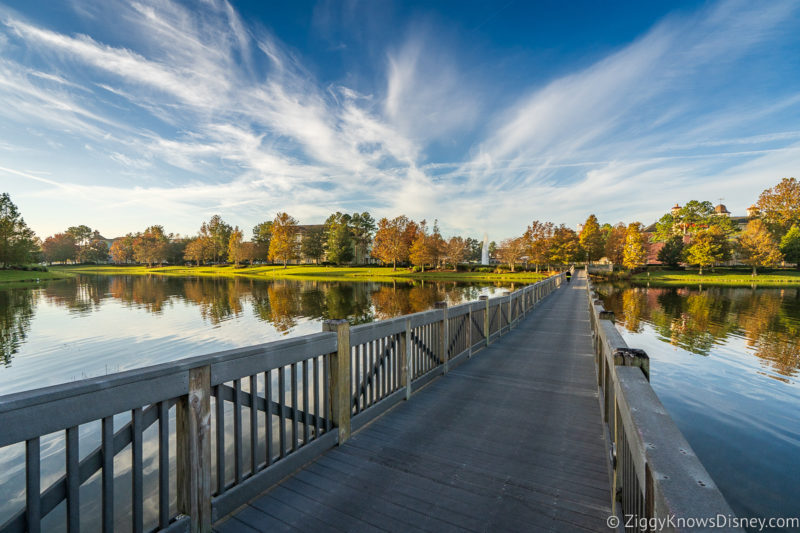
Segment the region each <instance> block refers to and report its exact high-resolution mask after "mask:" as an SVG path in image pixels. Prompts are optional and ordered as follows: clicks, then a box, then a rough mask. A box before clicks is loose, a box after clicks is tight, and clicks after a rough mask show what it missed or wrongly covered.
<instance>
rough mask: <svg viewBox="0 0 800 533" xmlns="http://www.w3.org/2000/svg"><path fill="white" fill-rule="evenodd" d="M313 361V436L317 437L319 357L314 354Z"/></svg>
mask: <svg viewBox="0 0 800 533" xmlns="http://www.w3.org/2000/svg"><path fill="white" fill-rule="evenodd" d="M312 361H314V438H317V437H319V416H320V414H319V403H320V402H319V397H320V390H319V357H317V356H315V357H314V358H313V359H312Z"/></svg>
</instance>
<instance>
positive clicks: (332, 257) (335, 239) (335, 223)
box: [325, 211, 353, 265]
mask: <svg viewBox="0 0 800 533" xmlns="http://www.w3.org/2000/svg"><path fill="white" fill-rule="evenodd" d="M350 221H351V217H350V215H347V214H342V213H340V212H339V211H337V212H336V213H334V214H332V215H331V216H329V217H328V219H327V220H326V221H325V234H326V239H325V249H326V250H325V251H326V255H327V259H328V261H330V262H331V263H336V264H337V265H341V264H342V263H349V262H350V261H352V260H353V236H352V233H351V232H350Z"/></svg>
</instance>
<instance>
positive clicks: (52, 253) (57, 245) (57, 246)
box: [42, 233, 78, 263]
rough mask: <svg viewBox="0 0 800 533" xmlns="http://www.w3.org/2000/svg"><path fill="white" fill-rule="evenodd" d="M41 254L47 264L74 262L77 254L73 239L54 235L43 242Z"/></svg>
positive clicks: (68, 236) (62, 234)
mask: <svg viewBox="0 0 800 533" xmlns="http://www.w3.org/2000/svg"><path fill="white" fill-rule="evenodd" d="M42 252H43V253H44V258H45V260H46V261H47V262H48V263H55V262H60V263H65V262H67V261H74V260H75V257H76V256H77V254H78V245H77V244H75V239H74V238H73V237H72V235H67V234H66V233H56V234H55V235H53V236H51V237H48V238H46V239H45V240H44V243H42Z"/></svg>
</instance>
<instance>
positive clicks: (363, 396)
mask: <svg viewBox="0 0 800 533" xmlns="http://www.w3.org/2000/svg"><path fill="white" fill-rule="evenodd" d="M358 349H359V351H360V352H361V357H360V358H359V363H358V364H359V365H360V366H359V369H360V371H361V377H360V378H359V381H358V394H359V401H360V404H361V408H360V411H363V410H364V409H366V408H367V401H368V397H367V372H368V370H367V368H368V366H367V345H366V344H361V345H360V346H359V348H358Z"/></svg>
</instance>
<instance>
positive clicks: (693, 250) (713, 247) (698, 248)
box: [685, 227, 730, 275]
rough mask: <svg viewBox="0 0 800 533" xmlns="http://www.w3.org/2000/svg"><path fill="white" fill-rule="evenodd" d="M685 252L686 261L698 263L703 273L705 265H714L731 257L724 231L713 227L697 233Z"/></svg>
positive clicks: (692, 263)
mask: <svg viewBox="0 0 800 533" xmlns="http://www.w3.org/2000/svg"><path fill="white" fill-rule="evenodd" d="M685 254H686V262H687V263H689V264H691V265H697V266H698V267H699V269H700V275H702V274H703V268H704V267H713V266H714V265H715V264H717V263H719V262H722V261H726V260H728V259H729V258H730V244H729V243H728V238H727V236H726V235H725V234H724V233H723V232H722V231H720V230H719V229H718V228H715V227H711V228H708V229H705V230H701V231H699V232H697V234H695V236H694V238H693V239H692V242H691V244H690V245H689V246H688V247H687V248H686V252H685Z"/></svg>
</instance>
